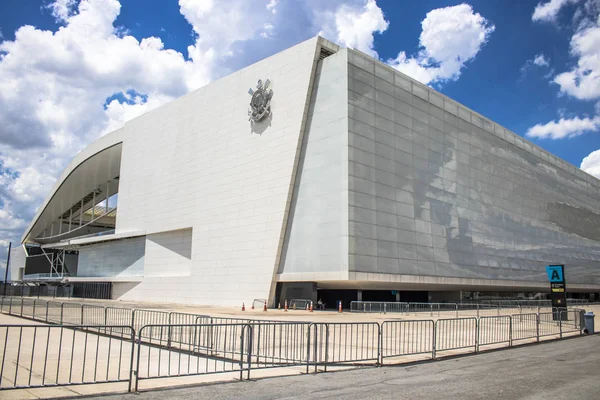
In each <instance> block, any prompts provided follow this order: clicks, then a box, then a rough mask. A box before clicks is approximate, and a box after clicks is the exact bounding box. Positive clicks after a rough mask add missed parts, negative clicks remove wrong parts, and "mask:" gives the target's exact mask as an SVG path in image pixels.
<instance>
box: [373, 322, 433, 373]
mask: <svg viewBox="0 0 600 400" xmlns="http://www.w3.org/2000/svg"><path fill="white" fill-rule="evenodd" d="M433 343H434V322H433V321H432V320H415V321H384V322H383V323H382V324H381V363H382V364H383V359H384V358H389V357H401V356H409V355H416V354H425V353H431V354H432V356H433Z"/></svg>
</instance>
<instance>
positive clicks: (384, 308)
mask: <svg viewBox="0 0 600 400" xmlns="http://www.w3.org/2000/svg"><path fill="white" fill-rule="evenodd" d="M383 313H384V314H387V303H383Z"/></svg>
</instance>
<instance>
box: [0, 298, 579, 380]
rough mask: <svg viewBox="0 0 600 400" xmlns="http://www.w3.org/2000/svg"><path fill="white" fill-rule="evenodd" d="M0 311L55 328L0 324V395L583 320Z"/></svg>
mask: <svg viewBox="0 0 600 400" xmlns="http://www.w3.org/2000/svg"><path fill="white" fill-rule="evenodd" d="M421 304H422V303H421ZM0 310H1V311H2V313H5V314H9V315H14V316H19V317H25V318H30V319H33V320H36V321H39V322H42V323H48V324H57V325H15V326H7V325H2V326H0V346H2V347H0V354H2V359H1V360H0V361H1V363H0V389H2V388H4V389H7V388H11V389H14V388H24V387H40V386H56V385H74V384H84V383H101V382H105V383H111V382H125V381H128V382H129V388H130V389H132V388H133V389H136V390H137V388H138V385H139V381H143V380H148V379H155V378H169V377H170V378H174V377H180V376H193V375H205V374H216V373H228V372H229V373H234V374H235V375H236V376H237V375H238V374H239V378H240V379H243V378H244V375H246V379H249V378H250V372H251V370H258V369H265V368H282V367H301V369H302V370H306V372H310V371H311V369H312V370H313V371H314V372H318V371H320V370H327V368H328V366H333V365H336V366H349V367H355V366H360V365H373V366H377V365H382V364H383V363H384V360H385V361H386V363H390V362H391V359H394V358H396V359H398V358H404V360H406V358H405V357H413V356H417V355H420V357H423V355H425V356H427V355H429V354H430V355H431V358H432V359H436V358H438V357H440V354H456V353H465V352H478V351H480V350H481V349H482V348H483V349H486V348H489V347H490V346H495V347H498V346H513V345H514V344H515V343H522V342H523V341H526V340H529V341H538V342H539V341H541V340H547V339H553V338H557V339H558V338H563V337H565V336H573V335H576V334H582V324H581V322H582V318H581V313H582V312H583V311H582V310H554V311H553V312H547V313H522V312H519V313H517V314H513V315H490V316H481V317H466V318H443V319H438V320H437V321H434V320H433V319H431V320H394V321H384V322H382V323H377V322H349V323H310V322H288V321H286V322H281V321H266V320H249V319H238V318H220V317H209V316H205V315H195V314H186V313H179V312H165V311H156V310H138V309H136V310H130V309H126V308H115V307H101V306H96V305H90V304H77V303H70V302H64V303H59V302H56V301H45V300H38V299H30V298H0ZM519 311H522V310H521V309H519ZM430 312H431V311H430ZM136 339H137V340H136ZM115 352H118V354H116V353H115ZM410 359H411V360H412V359H414V358H410ZM134 360H135V361H134ZM116 365H118V367H117V366H116ZM311 367H312V368H311ZM11 368H12V369H11ZM65 368H66V369H67V370H68V373H67V372H65ZM105 370H106V373H105V372H104V371H105ZM92 371H93V372H92Z"/></svg>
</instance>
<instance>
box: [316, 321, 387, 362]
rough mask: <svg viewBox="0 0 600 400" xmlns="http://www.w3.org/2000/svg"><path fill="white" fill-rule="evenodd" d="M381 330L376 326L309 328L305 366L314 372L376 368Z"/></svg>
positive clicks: (343, 324)
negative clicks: (330, 367) (336, 367)
mask: <svg viewBox="0 0 600 400" xmlns="http://www.w3.org/2000/svg"><path fill="white" fill-rule="evenodd" d="M380 336H381V326H380V325H379V324H378V323H376V322H335V323H313V324H311V329H310V336H309V341H308V352H309V356H308V363H307V365H306V372H307V373H308V372H309V365H312V366H313V367H314V370H315V372H316V371H318V367H319V366H322V367H323V369H324V370H325V371H327V366H328V365H336V364H338V365H339V364H346V365H348V364H350V365H359V364H360V365H363V364H365V363H372V364H375V365H378V364H379V355H380Z"/></svg>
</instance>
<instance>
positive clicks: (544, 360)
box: [92, 335, 600, 400]
mask: <svg viewBox="0 0 600 400" xmlns="http://www.w3.org/2000/svg"><path fill="white" fill-rule="evenodd" d="M599 376H600V335H596V336H591V337H581V338H574V339H569V340H565V341H560V342H549V343H544V344H541V345H535V346H526V347H520V348H514V349H509V350H504V351H497V352H493V353H485V354H478V355H471V356H465V357H461V358H455V359H447V360H443V361H438V362H430V363H423V364H416V365H411V366H402V367H383V368H366V369H360V370H353V371H345V372H335V373H322V374H317V375H311V376H293V377H282V378H273V379H262V380H257V381H249V382H246V381H244V382H236V383H225V384H216V385H206V386H197V387H187V388H180V389H170V390H161V391H152V392H143V393H140V394H127V395H113V396H102V397H92V398H93V399H98V400H117V399H123V400H134V399H135V400H163V399H165V398H169V399H171V400H179V399H181V400H183V399H194V400H196V399H211V400H218V399H283V398H285V399H311V400H312V399H320V398H342V397H343V398H346V399H352V398H356V399H359V398H360V399H386V400H387V399H391V398H395V399H398V398H399V399H405V398H406V399H436V398H449V399H464V400H469V399H502V400H507V399H531V400H533V399H557V400H559V399H597V398H599V397H600V379H598V377H599Z"/></svg>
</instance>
